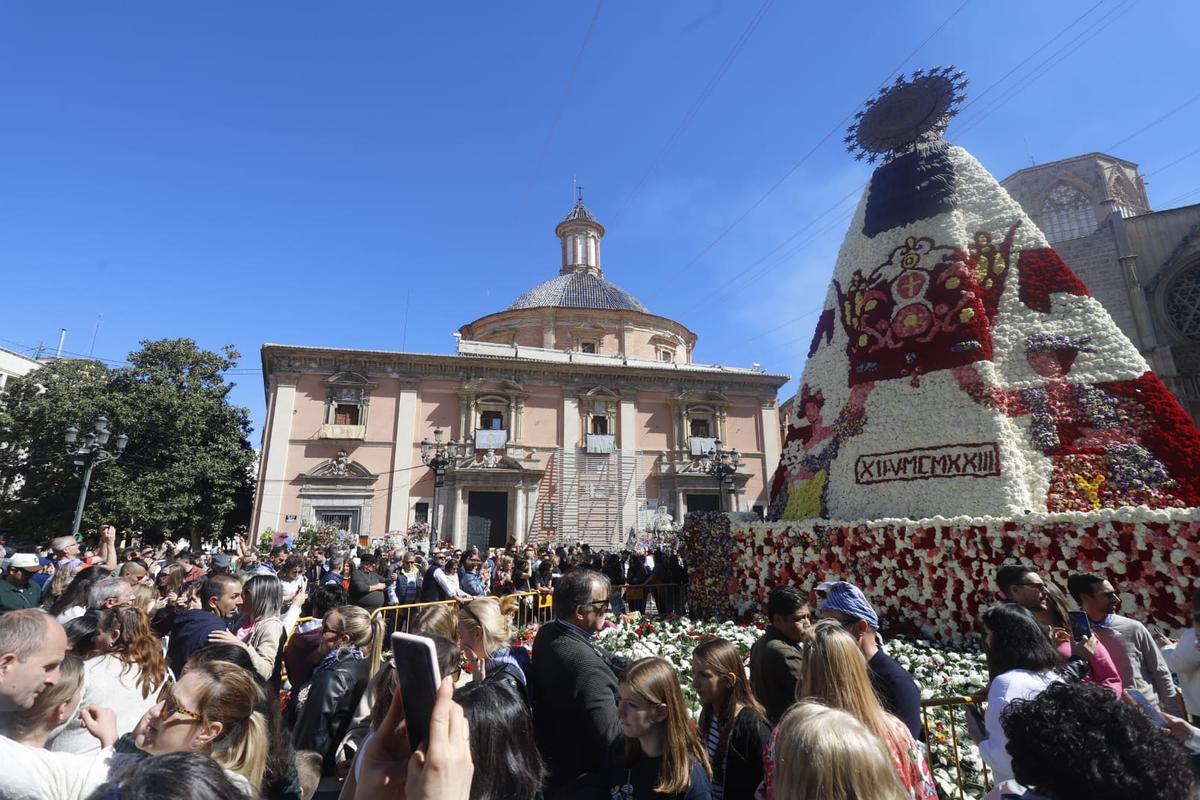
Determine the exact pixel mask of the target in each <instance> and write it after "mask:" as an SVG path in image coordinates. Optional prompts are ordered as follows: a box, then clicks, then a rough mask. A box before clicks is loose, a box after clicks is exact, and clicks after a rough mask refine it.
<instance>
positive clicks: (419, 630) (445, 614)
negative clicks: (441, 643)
mask: <svg viewBox="0 0 1200 800" xmlns="http://www.w3.org/2000/svg"><path fill="white" fill-rule="evenodd" d="M409 633H413V634H417V635H419V636H445V637H446V638H447V639H449V640H451V641H456V640H457V639H458V609H457V608H455V607H454V605H453V604H451V603H438V604H437V605H427V606H425V607H424V608H420V609H418V610H417V611H416V612H414V613H413V616H412V625H411V626H410V628H409Z"/></svg>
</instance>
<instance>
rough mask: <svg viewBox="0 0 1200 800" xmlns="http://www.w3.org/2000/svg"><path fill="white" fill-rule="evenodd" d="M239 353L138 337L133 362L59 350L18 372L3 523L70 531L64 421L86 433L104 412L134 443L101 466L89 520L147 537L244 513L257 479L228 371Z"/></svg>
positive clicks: (1, 408) (0, 442)
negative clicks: (118, 363) (67, 356)
mask: <svg viewBox="0 0 1200 800" xmlns="http://www.w3.org/2000/svg"><path fill="white" fill-rule="evenodd" d="M238 358H239V355H238V353H237V352H236V351H235V350H234V349H233V348H232V347H225V348H224V349H223V350H222V351H221V352H219V353H218V352H213V351H210V350H202V349H200V348H198V347H197V346H196V343H195V342H194V341H192V340H191V339H162V340H157V341H144V342H142V348H141V349H140V350H138V351H136V352H134V353H131V354H130V355H129V362H130V364H129V366H127V367H117V368H110V367H106V366H105V365H103V364H100V363H98V362H93V361H79V360H63V361H56V362H53V363H50V364H47V365H46V366H45V367H43V368H41V369H39V370H35V371H34V372H33V373H30V374H29V375H28V376H26V377H25V378H23V379H21V380H19V381H16V382H12V383H10V384H9V388H8V391H7V392H6V393H5V394H3V395H0V527H3V528H4V529H5V530H8V531H10V532H12V534H15V538H17V539H23V540H29V541H34V542H36V541H44V540H46V539H48V538H51V537H53V536H57V535H60V534H63V533H67V532H69V531H70V526H71V517H72V515H73V513H74V509H75V500H76V498H77V496H78V492H79V482H80V478H79V476H78V475H77V474H76V473H75V469H74V467H73V466H72V465H71V461H70V458H69V457H68V455H67V447H66V445H65V444H64V443H63V430H64V429H65V428H66V427H67V426H69V425H74V426H76V427H77V428H80V431H81V435H82V433H83V432H85V431H86V429H87V428H89V427H90V426H91V424H92V422H93V421H94V420H95V418H96V417H97V416H99V415H101V414H104V415H105V416H107V417H108V419H109V429H110V430H112V431H113V432H114V434H115V433H122V432H123V433H126V434H128V435H129V446H128V448H127V449H126V451H125V455H124V456H123V457H122V458H121V459H120V460H118V461H116V462H113V463H108V464H104V465H101V466H99V467H97V468H96V470H95V471H94V472H93V474H92V483H91V489H90V491H89V493H88V503H87V507H86V508H85V509H84V515H83V528H84V529H85V530H86V529H90V528H95V527H97V526H98V525H99V524H100V523H101V522H111V523H113V524H115V525H117V527H118V528H120V529H123V530H141V531H144V532H145V533H146V534H147V538H148V539H151V540H153V539H156V538H158V537H161V536H163V535H170V536H172V537H179V536H189V537H191V538H193V539H196V538H199V537H205V536H215V535H219V534H221V533H223V532H232V530H233V528H234V527H235V526H236V525H238V524H244V523H245V522H246V521H247V520H248V519H249V516H250V508H251V504H252V499H253V486H254V476H253V474H252V469H253V465H254V452H253V450H252V449H251V447H250V443H249V441H248V436H249V433H250V417H249V412H248V411H247V409H245V408H239V407H235V406H231V405H230V404H229V402H228V399H227V396H228V393H229V390H230V388H231V387H230V384H228V383H226V382H225V379H224V376H223V372H224V371H225V370H228V369H230V368H231V367H233V366H235V365H236V364H237V359H238ZM10 538H13V537H10Z"/></svg>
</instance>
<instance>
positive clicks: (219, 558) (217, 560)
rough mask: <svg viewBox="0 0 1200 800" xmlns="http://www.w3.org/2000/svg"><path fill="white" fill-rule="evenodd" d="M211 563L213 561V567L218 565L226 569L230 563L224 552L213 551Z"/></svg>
mask: <svg viewBox="0 0 1200 800" xmlns="http://www.w3.org/2000/svg"><path fill="white" fill-rule="evenodd" d="M212 563H213V566H214V567H220V568H221V569H227V568H228V567H229V564H230V560H229V556H227V555H225V554H224V553H213V554H212Z"/></svg>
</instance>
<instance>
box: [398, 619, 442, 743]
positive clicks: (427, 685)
mask: <svg viewBox="0 0 1200 800" xmlns="http://www.w3.org/2000/svg"><path fill="white" fill-rule="evenodd" d="M392 663H393V664H395V666H396V679H397V682H398V685H399V686H400V697H401V698H402V699H403V700H404V720H405V723H406V725H407V727H408V744H409V747H410V748H411V749H412V751H413V752H416V750H417V748H418V747H420V746H421V745H422V744H424V743H425V742H427V741H429V720H430V719H431V718H432V717H433V703H434V701H435V700H436V699H437V690H438V684H439V683H440V682H441V673H440V671H439V670H438V660H437V648H436V647H435V646H434V644H433V640H432V639H429V638H426V637H424V636H414V635H412V634H410V633H403V632H401V631H397V632H396V633H393V634H392Z"/></svg>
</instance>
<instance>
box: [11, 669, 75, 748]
mask: <svg viewBox="0 0 1200 800" xmlns="http://www.w3.org/2000/svg"><path fill="white" fill-rule="evenodd" d="M60 670H61V672H60V673H59V678H58V683H56V684H54V685H53V686H51V687H50V688H49V689H46V690H45V691H43V692H42V693H41V694H39V695H38V696H37V699H36V700H34V701H33V705H32V706H30V707H29V708H28V709H27V710H24V711H21V712H20V713H19V714H3V715H0V732H3V734H4V735H5V736H7V737H8V738H9V739H12V740H13V741H15V742H20V743H21V744H24V745H28V746H29V747H45V746H46V742H47V741H48V740H49V739H50V735H51V734H52V733H53V732H54V730H55V729H57V728H60V727H62V726H63V725H65V724H66V723H67V721H68V720H72V719H75V720H76V726H77V727H80V728H82V726H80V725H79V722H78V719H77V717H76V714H77V713H78V711H79V705H80V696H81V695H82V694H83V692H82V689H83V659H81V658H80V657H79V656H77V655H75V654H74V653H67V655H66V657H64V658H63V661H62V665H61V667H60ZM84 735H86V736H88V737H89V738H90V737H91V734H89V733H87V732H86V731H85V732H84ZM97 749H99V748H97Z"/></svg>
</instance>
